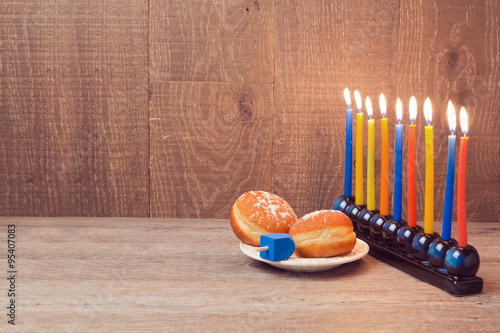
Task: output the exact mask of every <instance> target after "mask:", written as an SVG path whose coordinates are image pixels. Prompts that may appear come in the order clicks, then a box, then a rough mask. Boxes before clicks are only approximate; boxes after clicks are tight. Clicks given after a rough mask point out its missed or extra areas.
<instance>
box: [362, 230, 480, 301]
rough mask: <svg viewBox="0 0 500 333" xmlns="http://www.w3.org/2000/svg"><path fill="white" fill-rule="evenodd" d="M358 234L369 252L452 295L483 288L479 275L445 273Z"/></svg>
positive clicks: (473, 291) (465, 293) (469, 292)
mask: <svg viewBox="0 0 500 333" xmlns="http://www.w3.org/2000/svg"><path fill="white" fill-rule="evenodd" d="M356 231H357V230H356ZM356 235H357V237H358V238H359V239H361V240H363V241H365V242H366V243H367V244H368V245H369V246H370V251H369V252H368V254H369V255H371V256H372V257H374V258H377V259H379V260H380V261H383V262H385V263H386V264H389V265H391V266H393V267H395V268H397V269H399V270H401V271H403V272H405V273H407V274H409V275H411V276H413V277H415V278H417V279H419V280H421V281H423V282H427V283H428V284H431V285H433V286H435V287H437V288H439V289H442V290H444V291H446V292H448V293H450V294H452V295H457V296H459V295H468V294H475V293H479V292H481V291H482V290H483V279H482V278H480V277H478V276H474V277H470V278H468V277H458V276H453V275H450V274H446V273H443V271H442V270H441V271H440V270H436V269H434V268H430V267H427V266H424V265H423V264H420V263H418V262H416V261H415V260H414V259H410V258H408V257H405V256H403V255H401V254H399V253H398V252H396V251H397V248H396V249H394V250H392V249H389V248H387V247H385V245H381V244H380V243H377V242H374V241H373V240H372V239H371V238H370V237H367V236H366V235H363V234H360V233H359V232H357V233H356Z"/></svg>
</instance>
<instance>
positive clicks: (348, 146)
mask: <svg viewBox="0 0 500 333" xmlns="http://www.w3.org/2000/svg"><path fill="white" fill-rule="evenodd" d="M351 195H352V109H351V108H348V109H347V110H346V124H345V167H344V196H345V197H346V198H349V197H350V196H351Z"/></svg>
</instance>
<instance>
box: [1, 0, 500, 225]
mask: <svg viewBox="0 0 500 333" xmlns="http://www.w3.org/2000/svg"><path fill="white" fill-rule="evenodd" d="M499 19H500V8H499V5H498V4H497V2H496V1H495V0H474V1H466V0H460V1H454V2H453V3H451V2H441V1H437V0H435V1H431V0H422V1H419V2H415V1H410V0H402V1H400V0H381V1H361V0H354V1H337V2H333V1H326V0H323V1H298V0H297V1H294V0H284V1H271V0H257V1H255V0H252V1H248V0H238V1H234V0H218V1H203V0H189V1H181V0H177V1H174V0H170V1H159V0H150V1H149V2H145V1H138V0H119V1H113V2H111V1H95V0H94V1H92V0H84V1H79V2H70V3H67V2H61V1H56V0H46V1H41V0H38V1H31V2H26V1H20V0H17V1H9V2H2V3H1V4H0V22H1V24H0V138H1V144H0V215H34V216H37V215H41V216H76V215H79V216H135V217H141V216H142V217H147V216H151V217H203V218H211V217H215V218H227V217H228V215H229V209H230V207H231V205H232V203H233V202H234V200H236V199H237V197H238V196H239V195H240V194H241V193H243V192H245V191H248V190H253V189H263V190H267V191H272V192H275V193H277V194H279V195H281V196H283V197H284V198H285V199H286V200H287V201H289V202H290V204H292V206H293V207H294V208H295V209H296V212H297V214H298V215H299V216H301V215H303V214H305V213H307V212H310V211H312V210H317V209H324V208H330V207H331V205H332V202H333V200H334V199H335V198H336V197H337V196H338V195H339V194H341V193H342V186H343V163H344V156H343V149H344V126H345V119H344V116H345V103H344V100H343V95H342V90H343V89H344V88H345V87H346V86H347V87H349V88H351V89H352V90H354V89H359V90H360V92H361V93H362V95H363V97H365V96H370V97H371V98H372V101H373V104H374V105H375V106H377V105H378V95H379V94H380V93H381V92H383V93H384V94H385V95H386V97H387V99H388V104H389V110H388V113H389V126H390V128H394V124H395V117H394V107H393V105H394V101H395V99H396V97H398V96H399V97H401V98H402V100H403V102H404V105H405V107H406V106H407V103H408V100H409V98H410V97H411V96H412V95H415V96H416V97H417V101H418V103H419V106H420V110H419V112H420V114H419V117H418V120H417V124H418V134H417V139H418V147H417V163H418V168H417V169H418V170H417V182H418V188H417V196H418V213H419V216H420V219H421V218H422V217H423V208H424V207H423V203H424V197H423V193H424V178H425V172H424V168H423V165H424V162H425V160H424V144H423V131H424V124H425V123H424V118H423V112H422V108H421V106H422V105H423V101H424V99H425V98H426V97H427V96H428V97H430V98H431V100H432V102H433V106H434V111H435V112H434V135H435V156H436V160H435V170H436V174H435V178H436V179H435V180H436V195H435V198H436V209H435V215H436V216H435V219H436V220H440V219H441V217H442V206H443V201H444V181H445V177H446V154H447V152H446V147H447V144H446V141H447V135H448V125H447V120H446V116H445V115H446V103H447V101H448V99H451V100H452V101H453V102H454V103H455V105H456V106H457V109H458V107H459V106H462V105H463V106H465V107H466V108H467V110H468V112H469V119H470V137H471V139H470V147H469V159H468V169H467V177H468V182H467V198H468V207H467V209H468V216H469V220H470V221H474V220H476V221H498V218H497V215H498V214H499V213H500V208H496V205H495V204H494V202H495V201H497V200H500V190H499V185H500V169H499V168H498V167H497V164H498V163H499V162H500V155H499V150H500V148H499V142H498V141H499V136H498V135H497V134H496V132H497V128H498V122H499V121H498V116H497V112H496V110H497V108H498V106H499V97H500V96H499V92H500V89H499V83H498V82H500V77H499V75H500V63H499V62H500V60H499V59H500V55H499V54H500V53H499V45H500V26H499V24H500V23H499V22H500V21H499ZM405 112H406V113H405V119H404V124H408V117H407V108H406V109H405ZM379 118H380V114H379V113H378V107H375V119H376V121H378V119H379ZM392 140H393V136H392V133H391V148H392V147H393V142H392ZM379 142H380V138H379V137H378V135H377V141H376V144H377V143H379ZM365 144H366V135H365ZM405 150H406V140H405ZM365 158H366V154H365ZM365 161H366V159H365ZM379 163H380V152H379V151H378V150H377V151H376V157H375V165H376V175H378V173H379V172H380V169H379ZM392 170H393V168H392V169H391V171H392ZM404 170H406V169H404ZM405 174H406V172H405ZM377 178H378V177H377ZM391 181H392V176H391ZM377 186H378V182H377ZM404 192H406V189H404ZM391 194H392V191H391ZM404 199H405V198H404ZM377 202H378V196H377ZM391 206H392V204H391ZM405 209H406V204H404V211H405Z"/></svg>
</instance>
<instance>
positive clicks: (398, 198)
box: [393, 98, 403, 222]
mask: <svg viewBox="0 0 500 333" xmlns="http://www.w3.org/2000/svg"><path fill="white" fill-rule="evenodd" d="M396 117H397V120H398V124H397V125H396V143H395V145H394V150H395V151H396V165H395V168H394V205H393V207H394V217H393V219H394V221H397V222H399V221H401V204H402V199H403V124H401V122H402V121H403V106H402V104H401V100H400V99H399V98H398V100H397V103H396Z"/></svg>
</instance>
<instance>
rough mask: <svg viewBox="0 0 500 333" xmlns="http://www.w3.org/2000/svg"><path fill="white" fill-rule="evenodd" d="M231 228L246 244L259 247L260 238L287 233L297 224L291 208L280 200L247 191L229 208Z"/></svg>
mask: <svg viewBox="0 0 500 333" xmlns="http://www.w3.org/2000/svg"><path fill="white" fill-rule="evenodd" d="M230 220H231V227H232V228H233V231H234V233H235V234H236V236H237V237H238V238H239V239H240V240H241V241H242V242H243V243H246V244H250V245H254V246H259V243H260V235H265V234H271V233H288V230H290V227H291V226H292V225H293V224H294V223H295V222H296V221H297V216H296V215H295V213H294V211H293V209H292V207H290V205H289V204H288V203H287V202H286V201H285V200H284V199H282V198H281V197H279V196H277V195H275V194H272V193H268V192H264V191H251V192H246V193H244V194H242V195H241V196H240V197H239V198H238V199H237V200H236V202H235V203H234V205H233V207H232V208H231V214H230Z"/></svg>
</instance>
